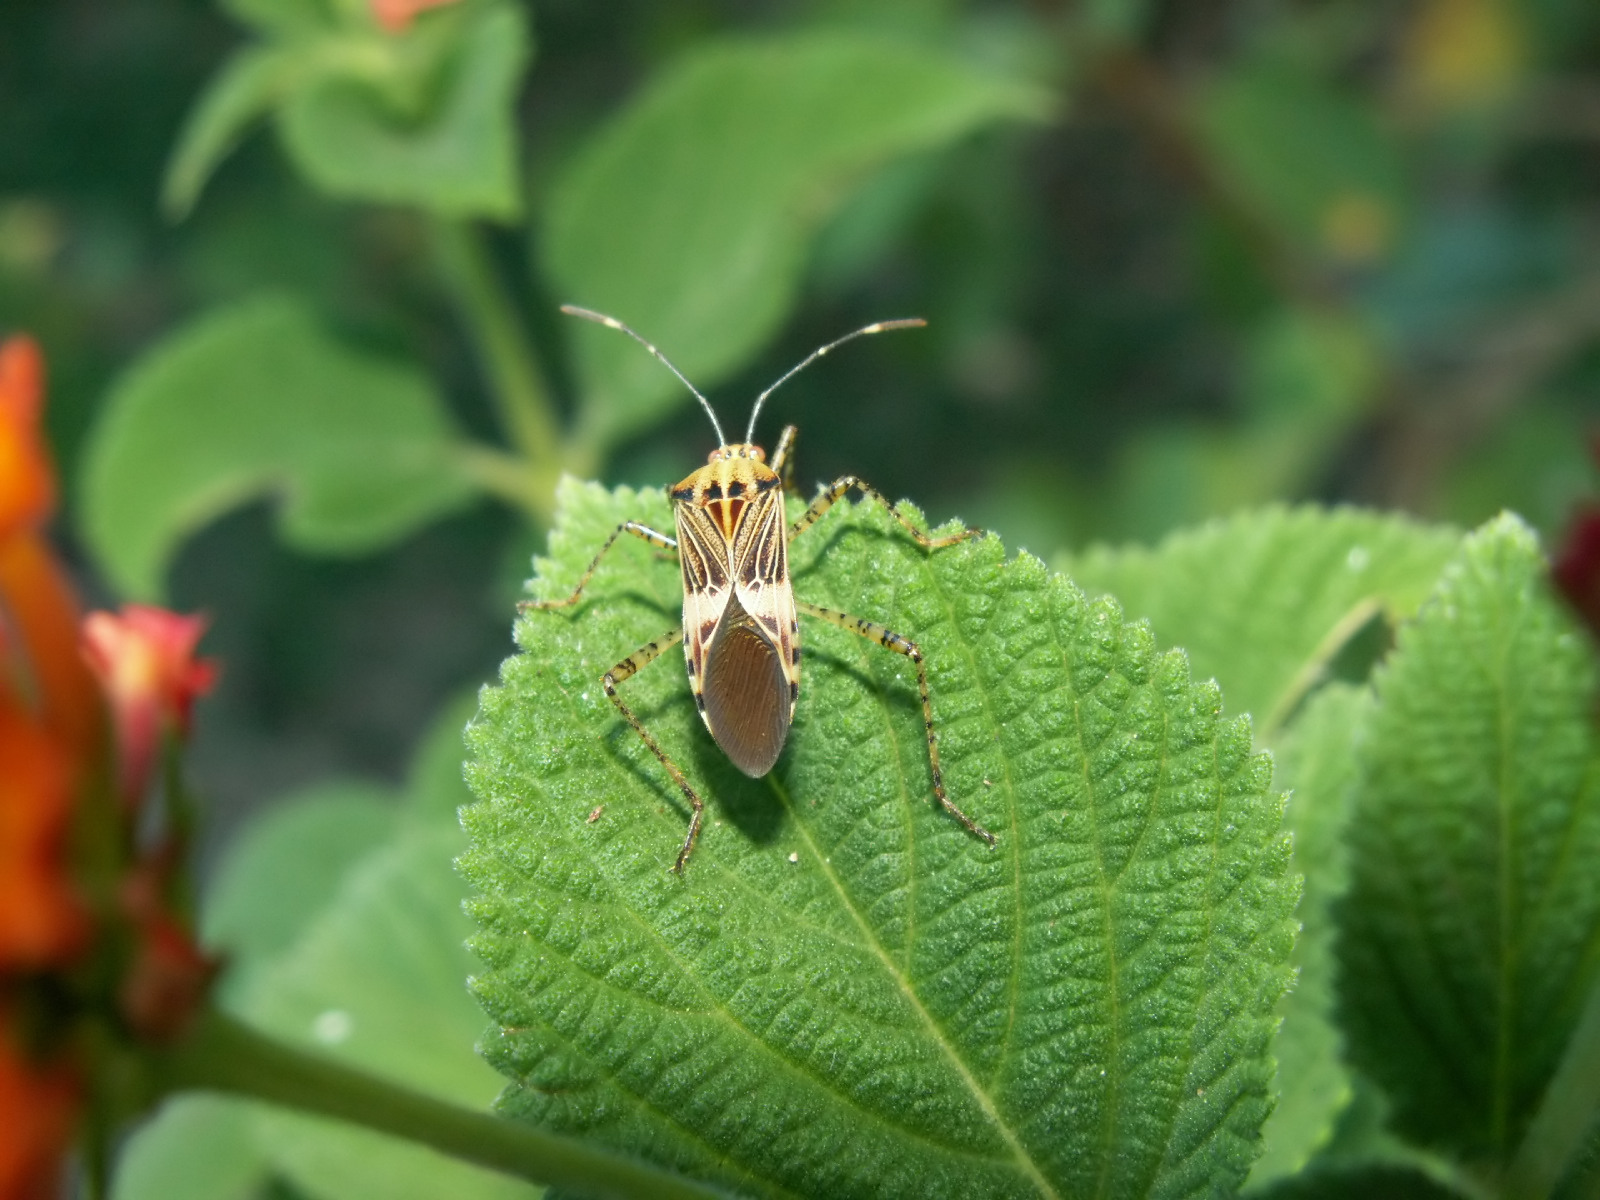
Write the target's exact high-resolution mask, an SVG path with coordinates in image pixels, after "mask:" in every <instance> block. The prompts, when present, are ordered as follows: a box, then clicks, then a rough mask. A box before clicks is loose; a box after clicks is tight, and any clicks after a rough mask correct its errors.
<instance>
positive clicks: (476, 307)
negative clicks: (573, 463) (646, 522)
mask: <svg viewBox="0 0 1600 1200" xmlns="http://www.w3.org/2000/svg"><path fill="white" fill-rule="evenodd" d="M433 232H434V239H433V241H434V252H435V256H436V258H437V260H438V263H439V269H440V272H441V274H442V275H443V276H444V280H445V284H446V286H447V287H448V288H449V290H450V296H451V299H452V300H453V301H454V302H455V306H456V308H457V310H458V311H459V312H460V314H461V319H462V322H463V323H464V324H465V325H466V327H467V331H468V333H469V334H470V336H471V337H472V340H473V343H474V345H475V346H476V348H477V351H478V357H479V359H480V361H481V362H482V364H483V368H484V371H485V372H486V373H487V374H488V376H489V381H490V385H491V386H490V391H491V393H492V394H493V396H494V401H495V404H496V406H497V407H498V409H499V411H500V419H501V421H502V422H503V423H504V426H505V432H506V436H507V437H508V438H509V439H510V441H511V444H512V445H513V446H515V447H516V449H517V451H518V453H519V454H520V455H521V456H522V458H523V459H524V460H526V464H527V471H528V473H529V475H530V480H529V488H528V491H529V494H531V495H533V496H535V497H537V506H538V509H539V513H538V515H540V516H543V517H548V515H549V514H550V513H551V512H553V511H554V507H555V501H554V495H555V483H556V479H557V478H558V477H559V476H560V473H561V467H562V450H561V432H560V425H559V423H558V421H557V419H556V414H555V410H554V408H553V407H552V406H551V403H550V392H549V389H548V388H547V387H546V386H545V381H544V375H543V373H542V372H541V371H540V370H539V365H538V363H537V362H536V361H535V359H534V356H533V351H532V349H531V348H530V346H529V344H528V340H527V338H526V336H525V334H524V331H523V329H522V324H521V321H520V320H519V319H518V317H517V313H516V309H515V308H514V307H513V305H512V303H511V298H510V297H509V296H508V295H507V294H506V291H505V288H504V286H503V285H502V283H501V281H500V279H499V278H498V277H497V276H496V275H495V271H494V267H493V265H492V264H491V263H490V261H489V255H488V253H487V251H486V250H485V248H484V245H483V241H482V237H481V235H480V234H479V233H478V231H477V230H476V229H474V228H473V227H472V225H471V224H470V223H468V222H466V221H447V220H439V221H436V222H434V226H433Z"/></svg>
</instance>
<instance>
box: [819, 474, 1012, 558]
mask: <svg viewBox="0 0 1600 1200" xmlns="http://www.w3.org/2000/svg"><path fill="white" fill-rule="evenodd" d="M851 488H855V489H856V490H857V491H858V492H860V493H861V494H862V495H863V496H865V497H867V499H869V500H876V501H877V502H878V503H879V504H881V505H883V506H884V507H885V508H887V509H888V510H889V515H890V516H891V517H893V518H894V519H895V520H896V521H899V522H900V524H901V525H903V526H905V529H906V532H907V533H909V534H910V535H911V536H912V537H914V538H916V539H917V544H918V545H919V546H922V547H923V548H924V549H927V550H938V549H940V548H941V547H944V546H953V545H955V543H957V542H964V541H966V540H967V539H968V538H970V537H977V536H978V535H979V534H981V533H982V532H983V530H981V529H963V530H961V531H960V532H958V533H952V534H950V535H948V536H946V537H937V538H932V537H929V536H928V535H927V534H925V533H923V532H922V530H920V529H918V528H917V527H916V526H915V525H913V524H912V523H911V522H910V521H909V520H907V519H906V515H905V514H904V513H902V512H901V511H900V510H899V509H898V508H897V507H895V505H894V503H893V502H892V501H890V500H889V499H888V498H886V497H885V496H884V494H883V493H882V492H880V491H879V490H878V489H877V488H875V487H873V486H872V485H871V484H870V483H868V482H867V481H866V480H864V479H860V478H857V477H856V476H854V475H841V476H839V478H838V479H836V480H834V481H833V484H832V486H831V487H829V488H828V490H827V491H825V492H823V493H822V495H820V496H818V497H817V498H816V499H815V500H813V501H812V502H811V507H810V508H808V509H806V511H805V513H804V514H803V515H802V516H801V517H800V519H799V520H798V521H796V522H795V523H794V527H793V528H792V529H790V530H789V540H790V541H791V542H792V541H794V539H795V538H797V537H799V536H800V535H801V534H802V533H804V532H805V531H806V530H808V529H810V528H811V527H812V526H813V525H815V524H816V523H817V522H818V521H820V520H821V519H822V515H823V514H824V513H826V512H827V511H828V510H829V509H830V508H832V507H833V506H834V505H835V504H837V503H838V502H839V497H841V496H843V495H844V494H845V493H846V492H848V491H849V490H850V489H851Z"/></svg>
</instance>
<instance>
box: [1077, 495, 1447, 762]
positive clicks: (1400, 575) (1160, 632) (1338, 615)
mask: <svg viewBox="0 0 1600 1200" xmlns="http://www.w3.org/2000/svg"><path fill="white" fill-rule="evenodd" d="M1459 540H1460V535H1459V534H1457V533H1455V532H1454V531H1452V530H1449V529H1446V528H1441V527H1430V526H1425V525H1419V524H1417V523H1415V522H1413V521H1408V520H1405V519H1403V518H1400V517H1394V516H1387V515H1382V514H1379V513H1372V512H1362V511H1360V510H1356V509H1333V510H1327V509H1320V508H1309V507H1307V508H1293V509H1287V508H1280V507H1269V508H1264V509H1260V510H1257V511H1254V512H1247V513H1244V514H1241V515H1240V516H1237V517H1229V518H1227V519H1225V520H1219V521H1213V522H1211V523H1210V524H1207V525H1204V526H1202V527H1201V528H1199V529H1193V530H1183V531H1180V532H1178V533H1174V534H1172V535H1171V536H1170V537H1168V538H1166V539H1165V540H1164V541H1162V542H1161V544H1160V545H1158V546H1156V547H1154V548H1145V547H1140V546H1126V547H1115V548H1108V547H1103V546H1096V547H1091V548H1090V549H1088V550H1086V551H1084V552H1083V553H1082V554H1078V555H1075V556H1072V557H1070V558H1068V559H1066V560H1065V561H1063V562H1062V563H1060V564H1059V565H1060V566H1061V567H1062V569H1063V570H1065V571H1066V572H1067V573H1068V574H1069V575H1071V576H1072V578H1073V579H1075V580H1076V581H1077V582H1078V583H1079V584H1081V585H1082V586H1083V587H1084V588H1086V589H1088V590H1089V591H1090V592H1091V593H1097V592H1106V593H1109V594H1111V595H1113V596H1116V597H1117V599H1118V600H1120V601H1121V602H1122V604H1123V605H1124V606H1125V607H1126V608H1127V611H1128V613H1129V614H1130V615H1132V616H1136V617H1148V618H1150V623H1151V624H1152V625H1153V626H1154V627H1155V631H1156V636H1157V637H1159V638H1161V639H1162V640H1163V641H1164V642H1170V643H1171V644H1173V645H1177V646H1182V647H1183V648H1184V649H1185V650H1186V651H1187V652H1188V654H1189V661H1190V663H1191V664H1192V666H1193V668H1194V672H1195V674H1196V675H1198V676H1201V677H1202V678H1203V677H1205V676H1207V675H1210V676H1213V677H1215V678H1216V679H1217V680H1218V681H1219V682H1220V683H1221V684H1222V686H1223V687H1224V689H1226V691H1227V695H1228V704H1229V707H1230V708H1235V709H1237V710H1238V711H1240V712H1248V713H1251V714H1253V715H1254V716H1255V718H1256V723H1257V727H1258V732H1264V733H1266V734H1268V735H1270V734H1271V733H1272V732H1274V731H1275V730H1276V728H1277V727H1278V726H1279V725H1280V724H1281V723H1282V721H1283V720H1284V718H1285V717H1286V716H1287V715H1288V713H1289V712H1290V711H1291V710H1292V709H1293V707H1294V705H1295V704H1296V703H1297V702H1298V701H1299V700H1300V698H1301V697H1302V696H1303V695H1304V694H1305V692H1306V691H1307V689H1308V688H1309V687H1310V686H1311V685H1312V684H1314V683H1315V682H1316V680H1317V678H1318V675H1319V673H1320V671H1321V669H1322V668H1323V667H1324V666H1325V665H1326V664H1327V663H1328V662H1329V661H1330V660H1331V659H1332V657H1333V656H1334V655H1335V654H1336V653H1337V652H1338V650H1339V649H1340V647H1341V646H1343V645H1344V643H1345V642H1346V641H1347V640H1348V639H1349V638H1350V637H1351V635H1353V634H1354V633H1355V632H1357V630H1358V629H1359V628H1360V627H1361V625H1362V624H1364V623H1365V622H1366V621H1367V620H1369V619H1370V618H1372V617H1374V616H1377V615H1379V614H1383V615H1385V616H1387V617H1388V618H1390V619H1391V620H1398V619H1400V618H1402V617H1404V616H1406V615H1408V614H1409V613H1411V612H1412V611H1414V610H1415V609H1416V607H1417V605H1419V604H1420V603H1421V602H1422V598H1423V597H1424V596H1426V595H1427V593H1428V589H1429V588H1430V587H1431V586H1432V584H1433V581H1434V580H1435V579H1436V578H1437V577H1438V574H1439V571H1440V570H1441V569H1442V568H1443V567H1444V564H1445V562H1446V561H1448V559H1449V557H1450V555H1451V553H1452V552H1453V550H1454V548H1455V546H1456V545H1457V544H1458V542H1459Z"/></svg>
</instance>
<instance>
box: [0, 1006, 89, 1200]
mask: <svg viewBox="0 0 1600 1200" xmlns="http://www.w3.org/2000/svg"><path fill="white" fill-rule="evenodd" d="M11 1023H12V1022H11V1021H10V1019H9V1016H8V1014H7V1013H6V1012H5V1010H4V1009H0V1197H4V1200H46V1198H47V1197H51V1196H55V1195H58V1194H59V1193H60V1190H61V1177H62V1172H61V1160H62V1158H63V1157H64V1156H65V1154H66V1151H67V1147H68V1146H69V1145H70V1144H71V1142H72V1137H73V1133H74V1132H75V1130H76V1128H77V1123H78V1112H79V1109H80V1108H81V1107H82V1104H83V1085H82V1082H81V1080H80V1079H79V1077H78V1072H77V1071H76V1070H75V1069H73V1067H72V1066H71V1065H70V1064H69V1063H67V1062H65V1061H62V1060H59V1059H57V1060H52V1061H50V1062H42V1063H36V1062H31V1061H29V1059H28V1058H26V1057H25V1056H24V1055H23V1054H22V1052H21V1048H20V1047H18V1046H16V1045H13V1044H12V1040H11V1030H10V1028H8V1026H9V1025H10V1024H11Z"/></svg>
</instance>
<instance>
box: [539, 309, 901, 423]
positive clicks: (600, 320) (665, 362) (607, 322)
mask: <svg viewBox="0 0 1600 1200" xmlns="http://www.w3.org/2000/svg"><path fill="white" fill-rule="evenodd" d="M561 311H562V312H564V313H566V314H567V315H569V316H573V317H582V318H583V319H584V320H585V321H593V322H595V324H597V325H604V326H605V327H606V328H607V329H616V330H619V331H620V332H622V333H625V334H627V335H628V336H629V337H631V338H632V339H633V340H634V341H636V342H638V343H639V344H640V345H641V346H643V347H644V348H645V349H646V350H648V351H650V353H651V354H653V355H655V356H656V361H657V362H659V363H660V364H661V365H662V366H664V367H665V368H666V369H667V370H669V371H671V372H672V373H673V374H674V375H676V376H677V377H678V381H679V382H680V383H682V384H683V386H684V387H686V388H688V389H689V390H690V391H691V392H693V393H694V398H695V399H696V400H698V401H700V407H702V408H704V409H705V410H706V416H708V417H710V418H711V428H713V429H715V430H716V431H717V445H719V446H726V445H727V444H728V439H727V438H726V437H725V436H724V435H723V432H722V422H721V421H719V420H717V414H716V412H715V410H713V409H712V407H711V401H709V400H707V399H706V398H705V397H704V396H702V395H701V394H700V389H699V388H697V387H695V386H694V384H692V383H690V382H689V380H688V379H687V378H685V377H684V374H683V372H682V371H680V370H678V368H677V367H675V366H673V365H672V360H671V359H669V358H668V357H667V356H666V355H665V354H663V353H661V351H659V350H657V349H656V348H655V347H654V346H652V345H651V344H650V343H649V342H647V341H645V340H644V338H642V337H640V336H639V335H638V334H637V333H635V332H634V331H633V330H631V329H629V328H628V327H627V326H626V325H624V324H623V323H622V322H621V321H619V320H617V319H616V318H615V317H608V316H606V315H605V313H599V312H595V311H594V309H592V308H579V307H578V306H577V305H576V304H563V305H562V306H561ZM861 332H863V333H866V332H869V331H868V330H862V331H861ZM850 336H851V337H854V336H855V334H851V335H850ZM844 340H849V339H844ZM834 345H838V343H837V342H835V343H834ZM828 348H829V349H830V350H831V349H832V348H833V347H832V346H830V347H828ZM812 357H813V358H814V357H816V356H815V355H813V356H812ZM789 374H790V375H793V374H794V372H793V371H790V372H789ZM784 378H785V379H787V378H788V375H786V376H784ZM779 382H780V383H781V382H783V381H782V380H779Z"/></svg>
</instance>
